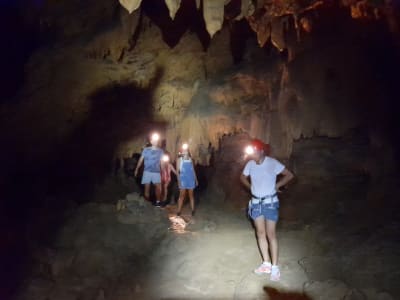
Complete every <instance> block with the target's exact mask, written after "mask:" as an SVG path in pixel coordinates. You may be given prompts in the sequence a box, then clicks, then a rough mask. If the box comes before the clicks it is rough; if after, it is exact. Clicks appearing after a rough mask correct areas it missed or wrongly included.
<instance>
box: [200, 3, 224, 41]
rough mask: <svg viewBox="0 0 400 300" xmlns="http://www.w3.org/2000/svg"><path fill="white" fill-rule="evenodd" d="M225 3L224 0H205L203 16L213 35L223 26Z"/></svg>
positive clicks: (208, 29)
mask: <svg viewBox="0 0 400 300" xmlns="http://www.w3.org/2000/svg"><path fill="white" fill-rule="evenodd" d="M224 4H225V1H224V0H203V17H204V21H205V22H206V27H207V31H208V33H209V34H210V36H211V37H213V36H214V34H215V33H216V32H217V31H218V30H220V29H221V27H222V23H223V21H224Z"/></svg>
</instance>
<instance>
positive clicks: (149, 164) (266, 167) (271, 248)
mask: <svg viewBox="0 0 400 300" xmlns="http://www.w3.org/2000/svg"><path fill="white" fill-rule="evenodd" d="M181 150H182V151H181V153H180V155H179V157H178V159H177V161H176V168H174V167H173V165H172V164H171V163H170V162H169V160H168V158H164V159H163V158H162V156H163V154H164V151H163V150H162V149H161V148H159V147H158V137H157V136H154V135H153V136H152V139H151V146H150V147H146V148H144V150H143V152H142V155H141V157H140V159H139V162H138V164H137V167H136V170H135V176H137V175H138V171H139V168H140V166H141V165H142V163H143V162H144V172H143V177H142V184H144V185H145V191H144V196H145V198H146V199H149V198H150V184H151V183H153V184H155V186H156V205H157V206H161V205H162V203H161V200H160V199H161V196H163V200H164V202H165V201H166V199H167V193H168V185H169V182H170V181H171V172H173V173H174V174H176V176H177V179H178V186H179V190H180V193H179V199H178V212H177V215H178V216H179V215H180V214H181V212H182V206H183V201H184V200H185V197H186V195H187V194H188V195H189V199H190V206H191V209H192V215H194V213H195V203H194V195H193V190H194V188H195V187H196V186H197V185H198V181H197V176H196V172H195V169H194V165H193V160H192V158H191V156H190V152H189V149H188V145H187V144H184V145H183V146H182V149H181ZM246 152H247V155H248V156H249V158H250V159H249V160H248V161H247V163H246V165H245V167H244V169H243V171H242V174H241V175H240V180H241V182H242V183H243V185H244V186H245V187H246V188H248V189H249V190H250V192H251V200H250V201H249V205H248V214H249V216H250V218H251V219H252V220H253V223H254V226H255V229H256V237H257V243H258V246H259V249H260V252H261V257H262V260H263V261H262V263H261V264H260V265H259V266H258V267H257V268H256V269H255V270H254V273H256V274H258V275H263V274H269V275H270V279H271V280H273V281H278V280H280V276H281V274H280V269H279V267H278V240H277V237H276V224H277V222H278V218H279V199H278V193H280V192H281V188H282V187H283V186H284V185H286V184H287V183H288V182H289V181H290V180H292V178H293V177H294V175H293V174H292V172H290V171H289V170H288V169H287V168H286V167H285V166H284V165H283V164H282V163H280V162H279V161H278V160H276V159H274V158H272V157H270V156H269V145H268V144H265V143H264V142H262V141H261V140H258V139H254V140H253V141H252V142H251V145H249V147H248V148H247V151H246ZM278 176H279V177H278ZM277 178H278V180H277Z"/></svg>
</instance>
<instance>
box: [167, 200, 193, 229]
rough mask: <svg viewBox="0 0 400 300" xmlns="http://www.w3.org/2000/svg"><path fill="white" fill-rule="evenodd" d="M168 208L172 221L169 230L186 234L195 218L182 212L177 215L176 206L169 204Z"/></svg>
mask: <svg viewBox="0 0 400 300" xmlns="http://www.w3.org/2000/svg"><path fill="white" fill-rule="evenodd" d="M166 210H167V211H168V219H169V221H170V223H171V226H170V227H169V228H168V230H169V231H172V232H174V233H178V234H184V233H189V232H190V230H188V229H187V227H188V225H190V224H193V223H194V220H193V219H192V217H191V215H186V214H182V215H181V216H177V215H176V207H175V206H167V207H166Z"/></svg>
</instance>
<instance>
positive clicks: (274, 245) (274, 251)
mask: <svg viewBox="0 0 400 300" xmlns="http://www.w3.org/2000/svg"><path fill="white" fill-rule="evenodd" d="M265 223H266V224H265V228H266V231H267V237H268V242H269V245H270V249H271V259H272V264H273V265H277V264H278V239H277V238H276V222H274V221H270V220H267V221H266V222H265Z"/></svg>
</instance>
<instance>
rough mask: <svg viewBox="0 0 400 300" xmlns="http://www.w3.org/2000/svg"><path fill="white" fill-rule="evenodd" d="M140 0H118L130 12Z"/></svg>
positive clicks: (137, 5)
mask: <svg viewBox="0 0 400 300" xmlns="http://www.w3.org/2000/svg"><path fill="white" fill-rule="evenodd" d="M141 2H142V0H119V3H120V4H121V5H122V6H123V7H124V8H125V9H126V10H127V11H129V13H130V14H131V13H132V12H133V11H134V10H136V9H138V8H139V6H140V3H141Z"/></svg>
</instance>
